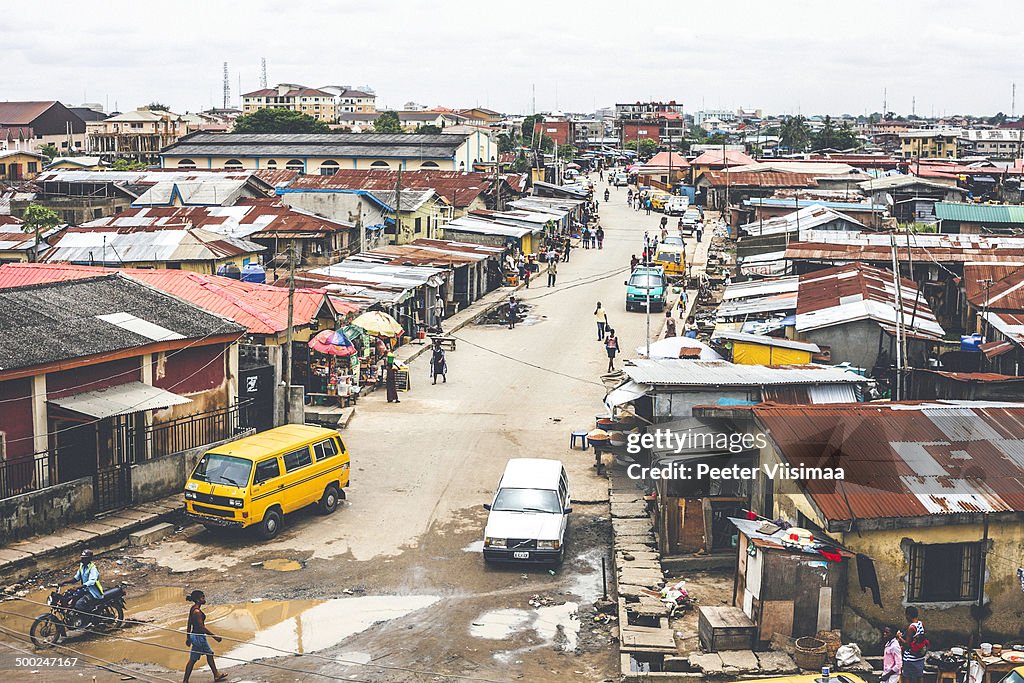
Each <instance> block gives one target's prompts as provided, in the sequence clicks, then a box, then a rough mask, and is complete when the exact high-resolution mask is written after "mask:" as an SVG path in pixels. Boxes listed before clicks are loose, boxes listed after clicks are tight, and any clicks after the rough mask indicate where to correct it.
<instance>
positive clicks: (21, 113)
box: [0, 100, 85, 154]
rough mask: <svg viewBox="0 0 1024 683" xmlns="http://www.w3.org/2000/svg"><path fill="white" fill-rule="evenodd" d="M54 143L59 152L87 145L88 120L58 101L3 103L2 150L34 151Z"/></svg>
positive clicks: (0, 123) (0, 106)
mask: <svg viewBox="0 0 1024 683" xmlns="http://www.w3.org/2000/svg"><path fill="white" fill-rule="evenodd" d="M43 145H53V146H54V147H56V148H57V151H58V152H59V153H60V154H74V153H77V152H81V151H82V150H83V148H84V147H85V121H83V120H82V119H81V118H79V117H78V116H77V115H76V114H75V113H74V112H73V111H71V110H70V109H68V108H67V107H65V106H64V105H63V104H61V103H60V102H57V101H55V100H47V101H42V102H0V150H2V149H8V150H10V149H17V150H24V151H28V152H34V151H36V150H38V149H39V148H40V147H42V146H43Z"/></svg>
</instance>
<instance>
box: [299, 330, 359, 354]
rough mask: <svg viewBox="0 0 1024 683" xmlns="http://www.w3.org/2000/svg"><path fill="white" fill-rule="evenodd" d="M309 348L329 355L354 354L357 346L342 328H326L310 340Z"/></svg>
mask: <svg viewBox="0 0 1024 683" xmlns="http://www.w3.org/2000/svg"><path fill="white" fill-rule="evenodd" d="M309 348H311V349H313V350H314V351H319V352H320V353H326V354H327V355H329V356H352V355H355V353H356V347H355V346H354V345H353V344H352V342H351V341H349V338H348V337H346V336H345V333H344V332H342V331H341V330H324V331H323V332H318V333H317V335H316V336H315V337H313V338H312V339H310V340H309Z"/></svg>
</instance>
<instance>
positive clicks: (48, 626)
mask: <svg viewBox="0 0 1024 683" xmlns="http://www.w3.org/2000/svg"><path fill="white" fill-rule="evenodd" d="M84 594H85V589H84V588H81V587H79V588H73V589H71V590H69V591H67V592H65V593H61V592H60V591H59V590H54V591H53V592H51V593H50V597H49V598H47V600H46V604H47V605H49V606H50V612H49V613H48V614H41V615H39V616H38V617H36V619H35V621H33V622H32V629H31V630H30V631H29V637H31V639H32V644H33V645H35V646H36V647H39V648H43V647H54V646H55V645H58V644H59V643H60V642H61V641H62V640H64V639H66V638H67V636H68V631H85V630H90V629H96V630H102V631H112V630H114V629H115V628H118V627H120V626H123V625H124V608H125V593H124V584H121V585H120V586H118V587H117V588H111V589H110V590H108V591H106V592H104V593H103V597H102V598H101V599H100V600H98V601H96V602H94V603H93V605H92V606H91V607H90V609H89V612H88V613H83V612H81V611H79V610H76V609H75V603H76V602H77V601H78V599H79V598H81V597H82V595H84Z"/></svg>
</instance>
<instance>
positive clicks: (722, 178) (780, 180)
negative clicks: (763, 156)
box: [697, 171, 818, 188]
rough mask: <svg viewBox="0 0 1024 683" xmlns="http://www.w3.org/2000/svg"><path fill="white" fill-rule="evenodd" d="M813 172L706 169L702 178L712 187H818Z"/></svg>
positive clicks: (701, 175)
mask: <svg viewBox="0 0 1024 683" xmlns="http://www.w3.org/2000/svg"><path fill="white" fill-rule="evenodd" d="M814 178H815V176H814V174H811V173H778V172H774V171H764V172H756V171H742V172H740V171H729V172H724V171H706V172H704V173H701V174H700V178H698V181H697V182H698V183H699V182H700V179H703V180H705V181H707V182H708V183H709V184H710V185H711V186H712V187H719V186H722V187H724V186H726V185H728V186H731V187H765V188H771V187H817V186H818V181H817V180H815V179H814Z"/></svg>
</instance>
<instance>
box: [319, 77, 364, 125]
mask: <svg viewBox="0 0 1024 683" xmlns="http://www.w3.org/2000/svg"><path fill="white" fill-rule="evenodd" d="M317 90H321V91H323V92H326V93H329V94H331V95H332V96H333V97H334V114H335V117H336V118H337V117H340V116H341V115H342V114H345V113H350V114H351V113H355V114H372V113H374V112H375V111H377V95H375V94H374V93H373V92H372V91H369V90H366V89H365V88H363V89H360V88H352V87H349V86H347V85H325V86H323V87H321V88H317Z"/></svg>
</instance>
